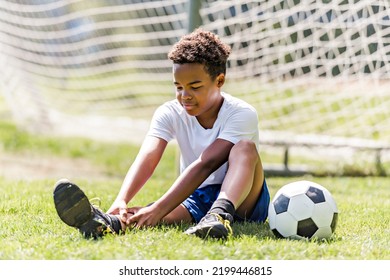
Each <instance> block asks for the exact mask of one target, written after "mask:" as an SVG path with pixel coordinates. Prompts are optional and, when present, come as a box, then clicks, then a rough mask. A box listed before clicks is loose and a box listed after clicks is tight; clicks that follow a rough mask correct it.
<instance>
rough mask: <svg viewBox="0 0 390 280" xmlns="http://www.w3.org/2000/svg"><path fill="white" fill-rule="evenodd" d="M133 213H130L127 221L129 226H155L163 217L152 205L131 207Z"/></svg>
mask: <svg viewBox="0 0 390 280" xmlns="http://www.w3.org/2000/svg"><path fill="white" fill-rule="evenodd" d="M128 211H130V212H131V213H132V214H133V215H129V216H128V218H127V221H126V225H127V226H133V227H136V228H142V227H149V226H155V225H156V224H158V223H159V222H160V220H161V218H162V217H160V215H159V213H156V212H157V211H155V210H154V209H153V207H152V206H147V207H131V208H129V209H128Z"/></svg>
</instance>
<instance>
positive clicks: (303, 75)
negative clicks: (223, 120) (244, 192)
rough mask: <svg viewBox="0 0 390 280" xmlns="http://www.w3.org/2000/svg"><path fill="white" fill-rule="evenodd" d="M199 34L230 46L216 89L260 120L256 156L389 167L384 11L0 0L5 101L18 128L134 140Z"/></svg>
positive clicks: (286, 4) (349, 1)
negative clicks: (182, 49)
mask: <svg viewBox="0 0 390 280" xmlns="http://www.w3.org/2000/svg"><path fill="white" fill-rule="evenodd" d="M191 8H192V10H191ZM194 9H195V10H194ZM196 26H201V27H203V28H204V29H207V30H211V31H213V32H216V33H217V34H218V35H219V36H220V37H221V38H222V39H223V40H224V41H225V42H227V43H228V44H229V45H230V46H231V47H232V55H231V57H230V60H229V65H228V67H229V69H228V74H227V84H226V86H225V89H224V90H225V91H227V92H229V93H231V94H233V95H236V96H239V97H241V98H243V99H245V100H247V101H248V102H250V103H251V104H253V105H254V106H255V107H256V108H257V110H258V112H259V120H260V129H261V131H263V136H264V137H263V138H262V139H264V141H263V144H264V151H265V152H264V153H267V152H268V151H272V150H273V149H274V150H275V152H277V151H278V149H282V151H284V152H283V153H284V161H286V153H288V155H289V157H288V158H291V156H292V155H293V154H294V153H295V152H296V153H299V156H302V155H307V156H308V157H309V158H317V159H318V158H321V163H320V165H322V166H323V163H322V162H323V161H324V160H325V159H327V160H330V161H331V162H332V161H333V162H334V161H336V162H339V160H340V158H339V156H340V155H341V153H340V152H339V150H338V148H339V147H342V148H343V149H344V150H345V151H344V152H345V153H342V154H343V155H342V159H343V160H347V161H349V162H350V164H355V163H356V162H358V163H359V164H363V165H365V161H366V160H369V159H371V158H374V159H376V163H378V157H379V159H380V160H379V163H380V164H382V163H383V162H388V161H389V156H388V150H389V148H388V144H387V143H389V142H390V110H389V108H390V90H389V89H390V2H389V1H379V0H378V1H373V0H333V1H331V0H260V1H249V0H242V1H237V0H228V1H226V0H224V1H222V0H203V1H190V0H175V1H151V0H149V1H148V0H138V1H136V0H134V1H131V0H116V1H104V0H101V1H81V0H67V1H65V0H34V1H33V0H25V1H13V0H4V1H0V85H1V89H0V92H1V94H2V95H3V96H4V99H5V100H6V102H7V104H8V106H9V108H10V110H11V112H12V116H13V118H14V120H15V121H16V122H17V124H18V125H20V126H21V127H23V128H25V129H29V130H32V131H34V132H39V133H46V134H52V135H77V136H83V137H92V138H95V139H100V140H105V141H135V142H139V141H141V140H142V139H143V136H144V135H145V133H146V130H147V127H148V123H149V119H150V117H151V115H152V113H153V111H154V110H155V109H156V107H157V106H158V105H159V104H161V103H162V102H164V101H166V100H170V99H172V98H173V97H174V92H173V87H172V77H171V63H170V61H169V60H168V59H167V52H168V51H169V49H170V47H171V46H172V44H174V43H175V42H176V41H177V40H178V39H179V38H180V37H181V36H182V35H184V34H185V33H187V32H188V31H189V30H190V29H191V28H193V27H196ZM297 139H299V141H298V140H297ZM308 139H309V140H308ZM313 139H315V140H313ZM324 139H325V140H324ZM334 139H337V141H334ZM340 139H342V141H341V140H340ZM316 141H317V142H318V143H322V145H319V146H321V147H322V149H319V148H316V147H315V145H308V143H309V142H310V143H311V144H313V143H315V142H316ZM340 141H341V142H342V143H343V145H335V143H340ZM356 141H358V142H359V143H361V144H360V145H358V146H359V147H363V148H364V146H368V147H371V148H372V147H375V149H374V148H372V149H371V150H374V151H375V154H374V155H371V154H367V153H366V152H367V151H365V149H363V148H362V149H360V148H359V149H358V150H359V151H362V152H363V155H362V156H361V157H360V158H359V159H357V158H355V155H356V154H357V153H356V149H355V148H356V145H355V146H354V145H353V144H350V145H349V143H356ZM367 141H369V143H368V142H367ZM325 142H327V143H329V145H324V143H325ZM365 143H367V144H365ZM373 143H375V144H373ZM330 146H332V147H331V148H332V149H333V150H332V152H330V151H329V150H327V149H325V148H326V147H330ZM353 147H355V148H353ZM377 148H378V149H379V150H378V149H377ZM335 149H336V150H335ZM368 150H370V148H369V149H368ZM378 151H379V152H378ZM272 158H274V156H272V154H271V155H270V159H272ZM374 161H375V160H374ZM270 162H271V163H272V160H270ZM306 162H307V161H306ZM313 164H314V163H313ZM285 166H286V165H285ZM329 166H330V165H329ZM336 166H337V164H336ZM363 168H364V167H363Z"/></svg>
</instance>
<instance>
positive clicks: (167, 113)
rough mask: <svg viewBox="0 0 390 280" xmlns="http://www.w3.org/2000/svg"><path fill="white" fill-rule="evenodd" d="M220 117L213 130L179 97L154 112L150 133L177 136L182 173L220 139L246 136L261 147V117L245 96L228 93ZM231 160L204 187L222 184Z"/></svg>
mask: <svg viewBox="0 0 390 280" xmlns="http://www.w3.org/2000/svg"><path fill="white" fill-rule="evenodd" d="M221 94H222V96H223V97H224V101H223V104H222V106H221V109H220V111H219V113H218V117H217V119H216V121H215V123H214V125H213V127H212V128H211V129H205V128H204V127H202V126H201V125H200V124H199V122H198V120H197V119H196V117H194V116H190V115H189V114H187V112H186V111H185V110H184V108H183V107H182V106H181V105H180V103H179V102H178V101H177V100H176V99H175V100H172V101H168V102H166V103H164V104H163V105H161V106H160V107H159V108H158V109H157V110H156V112H155V113H154V115H153V118H152V121H151V125H150V129H149V132H148V134H147V135H149V136H155V137H159V138H162V139H164V140H166V141H167V142H169V141H171V140H173V139H176V141H177V143H178V145H179V148H180V153H181V155H180V172H182V171H183V170H185V169H186V168H187V167H188V166H189V165H190V164H191V163H192V162H194V161H195V160H196V159H198V158H199V156H200V155H201V154H202V152H203V151H204V150H205V149H206V148H207V147H208V146H209V145H210V144H211V143H213V142H214V141H215V140H216V139H217V138H219V139H224V140H227V141H230V142H232V143H233V144H236V143H237V142H238V141H240V140H242V139H250V140H252V141H253V142H254V143H255V144H256V146H257V148H259V130H258V116H257V112H256V110H255V109H254V108H253V107H252V106H251V105H250V104H248V103H246V102H244V101H243V100H241V99H238V98H235V97H233V96H231V95H229V94H227V93H221ZM226 171H227V163H225V164H224V165H223V166H221V167H220V168H219V169H218V170H216V171H215V172H214V173H212V174H211V175H210V176H209V177H208V178H207V179H206V180H205V181H204V182H203V184H202V185H201V186H200V187H203V186H206V185H210V184H222V181H223V179H224V178H225V174H226Z"/></svg>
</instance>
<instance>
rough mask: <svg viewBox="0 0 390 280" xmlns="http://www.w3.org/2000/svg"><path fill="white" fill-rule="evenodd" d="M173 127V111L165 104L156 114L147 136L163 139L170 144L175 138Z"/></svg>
mask: <svg viewBox="0 0 390 280" xmlns="http://www.w3.org/2000/svg"><path fill="white" fill-rule="evenodd" d="M173 125H174V120H173V115H172V110H171V109H170V107H169V106H168V104H167V103H165V104H163V105H161V106H160V107H158V108H157V110H156V111H155V112H154V114H153V117H152V120H151V123H150V127H149V131H148V133H147V135H148V136H155V137H158V138H162V139H164V140H165V141H167V142H169V141H171V140H172V139H173V138H174V137H175V135H174V128H173Z"/></svg>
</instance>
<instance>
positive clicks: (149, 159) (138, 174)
mask: <svg viewBox="0 0 390 280" xmlns="http://www.w3.org/2000/svg"><path fill="white" fill-rule="evenodd" d="M167 144H168V143H167V141H165V140H163V139H161V138H157V137H152V136H147V137H146V138H145V140H144V142H143V144H142V146H141V148H140V150H139V152H138V155H137V157H136V159H135V161H134V162H133V164H132V165H131V166H130V168H129V170H128V172H127V174H126V177H125V179H124V181H123V183H122V186H121V188H120V191H119V193H118V195H117V197H116V199H115V201H114V203H113V204H112V206H111V207H110V209H109V210H108V211H107V213H110V214H121V215H126V209H127V204H128V203H129V201H130V200H131V199H132V198H133V197H134V196H135V194H136V193H137V192H138V191H139V190H140V189H141V188H142V187H143V185H144V184H145V183H146V181H147V180H148V179H149V178H150V177H151V175H152V174H153V172H154V170H155V168H156V166H157V164H158V163H159V161H160V159H161V157H162V155H163V153H164V150H165V148H166V146H167ZM125 219H126V217H123V220H125Z"/></svg>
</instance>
